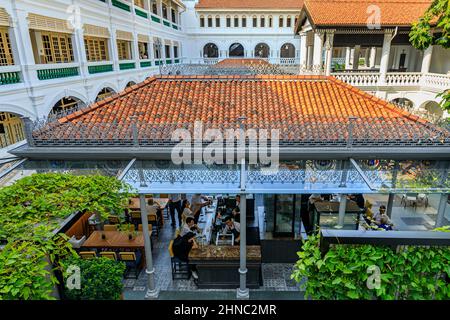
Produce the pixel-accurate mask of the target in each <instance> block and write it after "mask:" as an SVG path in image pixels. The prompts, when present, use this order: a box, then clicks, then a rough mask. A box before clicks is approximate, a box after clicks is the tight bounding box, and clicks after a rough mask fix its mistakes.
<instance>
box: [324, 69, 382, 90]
mask: <svg viewBox="0 0 450 320" xmlns="http://www.w3.org/2000/svg"><path fill="white" fill-rule="evenodd" d="M332 75H333V76H334V77H335V78H337V79H339V80H341V81H344V82H346V83H348V84H351V85H352V86H356V87H364V86H377V85H378V82H379V80H380V74H379V73H376V72H370V73H369V72H361V73H359V72H354V73H351V72H335V73H332Z"/></svg>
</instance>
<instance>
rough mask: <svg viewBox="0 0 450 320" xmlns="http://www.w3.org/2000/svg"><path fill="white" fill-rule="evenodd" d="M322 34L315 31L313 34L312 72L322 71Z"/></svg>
mask: <svg viewBox="0 0 450 320" xmlns="http://www.w3.org/2000/svg"><path fill="white" fill-rule="evenodd" d="M323 37H324V34H323V33H321V32H318V31H316V32H315V33H314V56H313V70H315V71H316V72H319V73H320V72H321V71H322V49H323Z"/></svg>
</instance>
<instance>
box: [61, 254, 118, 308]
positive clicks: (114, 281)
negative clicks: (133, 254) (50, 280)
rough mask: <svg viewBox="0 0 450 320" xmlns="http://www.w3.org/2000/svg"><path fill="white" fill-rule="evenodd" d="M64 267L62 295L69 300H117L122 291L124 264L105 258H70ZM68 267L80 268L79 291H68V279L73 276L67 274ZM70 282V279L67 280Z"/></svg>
mask: <svg viewBox="0 0 450 320" xmlns="http://www.w3.org/2000/svg"><path fill="white" fill-rule="evenodd" d="M63 265H64V282H65V286H64V294H65V297H66V299H69V300H119V299H120V298H121V295H122V290H123V283H122V279H123V274H124V272H125V264H124V263H123V262H120V261H114V260H110V259H107V258H95V259H89V260H83V259H80V258H71V259H67V260H65V261H64V262H63ZM70 266H77V267H79V268H80V276H81V283H80V289H72V290H70V289H69V288H68V287H67V284H68V278H69V277H70V276H71V275H73V273H72V272H67V271H68V268H69V267H70ZM69 280H70V279H69Z"/></svg>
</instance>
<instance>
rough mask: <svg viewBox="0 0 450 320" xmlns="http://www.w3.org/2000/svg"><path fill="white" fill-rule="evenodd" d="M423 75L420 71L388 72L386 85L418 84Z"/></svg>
mask: <svg viewBox="0 0 450 320" xmlns="http://www.w3.org/2000/svg"><path fill="white" fill-rule="evenodd" d="M421 76H422V74H421V73H420V72H389V73H387V74H386V85H393V86H418V85H419V82H420V78H421Z"/></svg>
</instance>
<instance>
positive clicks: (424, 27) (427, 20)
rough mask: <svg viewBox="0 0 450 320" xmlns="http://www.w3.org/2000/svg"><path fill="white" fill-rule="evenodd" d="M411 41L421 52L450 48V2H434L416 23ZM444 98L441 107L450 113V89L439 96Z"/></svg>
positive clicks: (411, 34) (441, 0)
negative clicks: (434, 47)
mask: <svg viewBox="0 0 450 320" xmlns="http://www.w3.org/2000/svg"><path fill="white" fill-rule="evenodd" d="M409 41H410V42H411V44H412V45H413V46H414V47H415V48H416V49H419V50H425V49H427V48H428V47H429V46H431V45H440V46H442V47H443V48H445V49H449V48H450V1H449V0H434V1H433V2H432V3H431V5H430V7H429V8H428V9H427V11H425V13H424V15H423V16H422V17H421V18H419V20H418V21H416V22H414V23H413V25H412V27H411V31H410V33H409ZM438 97H441V98H442V102H441V107H442V109H444V110H447V111H450V89H446V90H444V91H443V92H442V93H440V94H439V95H438Z"/></svg>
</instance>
